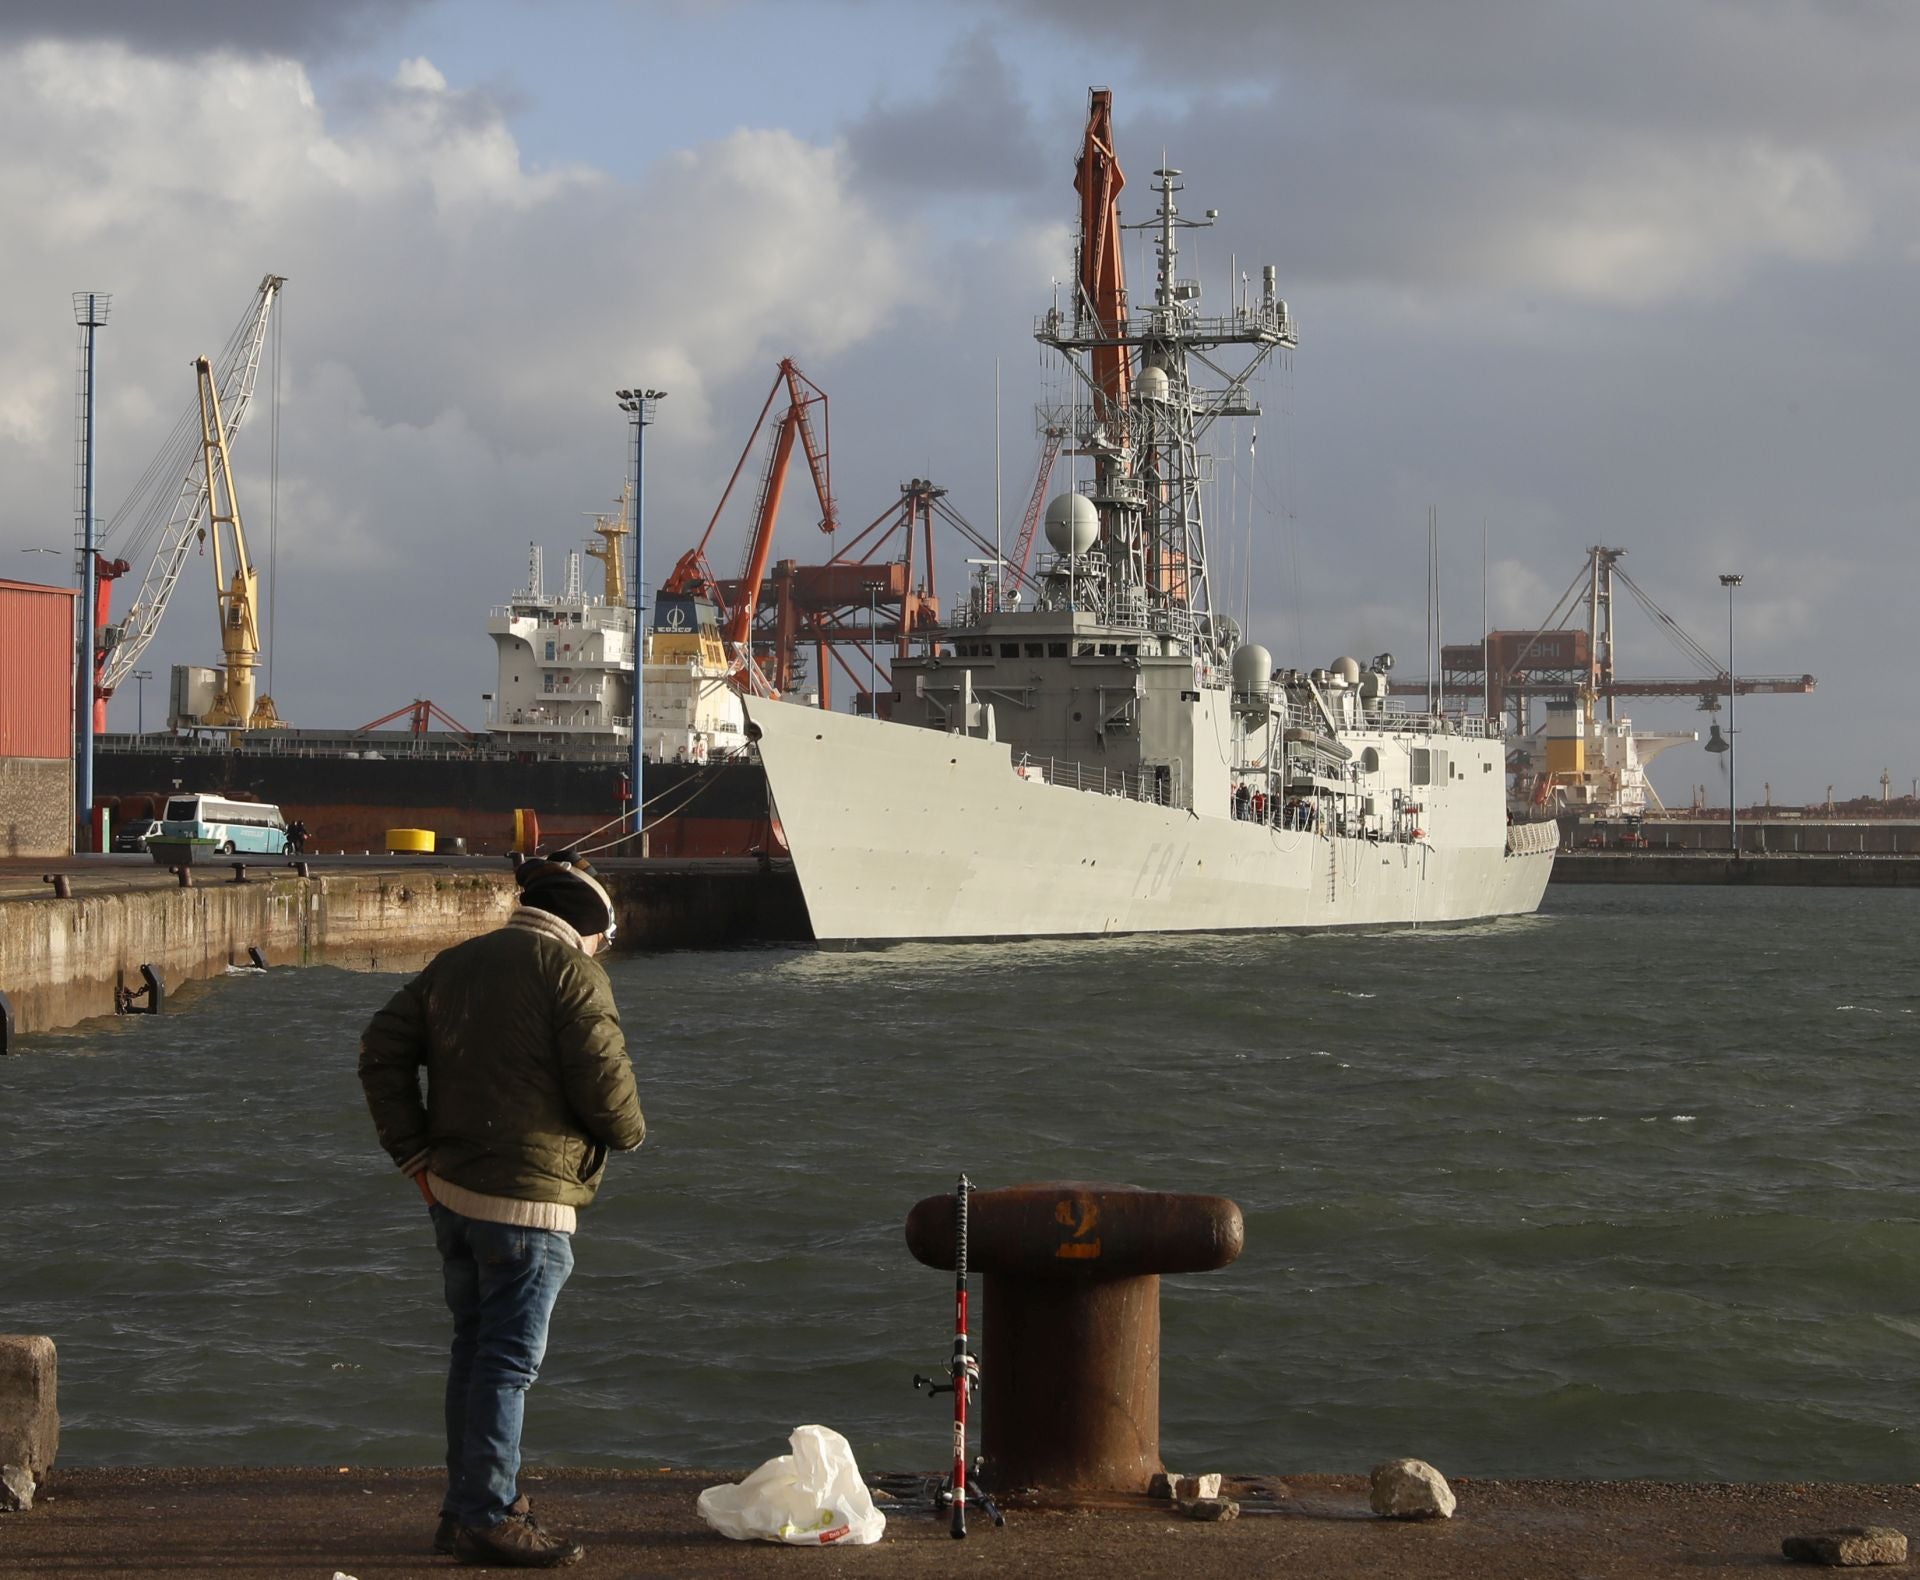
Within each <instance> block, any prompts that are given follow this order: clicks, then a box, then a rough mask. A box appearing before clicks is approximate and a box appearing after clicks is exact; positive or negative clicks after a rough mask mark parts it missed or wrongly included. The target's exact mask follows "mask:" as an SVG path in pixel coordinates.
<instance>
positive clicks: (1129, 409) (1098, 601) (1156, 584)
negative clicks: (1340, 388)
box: [1036, 89, 1296, 650]
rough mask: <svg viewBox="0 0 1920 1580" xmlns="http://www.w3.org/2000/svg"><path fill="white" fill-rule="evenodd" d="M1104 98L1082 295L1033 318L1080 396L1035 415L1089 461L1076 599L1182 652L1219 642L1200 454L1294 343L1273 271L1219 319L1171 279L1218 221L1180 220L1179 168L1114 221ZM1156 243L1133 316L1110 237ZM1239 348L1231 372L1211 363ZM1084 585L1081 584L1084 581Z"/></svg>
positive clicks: (1098, 106)
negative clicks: (1090, 541) (1086, 540)
mask: <svg viewBox="0 0 1920 1580" xmlns="http://www.w3.org/2000/svg"><path fill="white" fill-rule="evenodd" d="M1112 97H1113V96H1112V94H1111V93H1110V92H1108V91H1107V90H1105V89H1095V90H1094V93H1093V95H1092V105H1091V110H1090V112H1089V116H1088V123H1087V135H1086V141H1085V144H1084V147H1083V150H1082V153H1081V159H1080V167H1079V171H1078V173H1077V175H1076V179H1075V187H1076V189H1077V190H1078V191H1079V193H1080V198H1081V236H1080V258H1079V264H1080V267H1079V280H1078V286H1079V289H1078V290H1077V291H1076V293H1075V296H1074V306H1073V313H1072V316H1071V318H1069V317H1068V316H1067V315H1066V314H1063V313H1062V312H1061V311H1060V310H1059V309H1058V308H1055V309H1053V310H1051V311H1049V312H1048V313H1047V314H1046V315H1045V316H1044V317H1043V318H1042V319H1041V321H1040V324H1039V328H1038V329H1037V331H1036V338H1037V339H1038V340H1039V341H1040V342H1041V344H1043V345H1047V346H1051V347H1053V349H1054V350H1056V351H1058V352H1059V353H1060V354H1061V356H1062V357H1063V358H1064V360H1065V361H1066V363H1067V365H1068V366H1069V367H1070V368H1071V369H1072V370H1073V372H1074V374H1075V376H1076V378H1077V379H1078V381H1079V383H1080V385H1081V386H1082V390H1083V396H1082V398H1080V399H1077V400H1075V401H1074V402H1073V404H1072V407H1071V409H1070V410H1069V411H1066V412H1052V413H1047V412H1043V413H1042V418H1043V420H1044V421H1046V422H1048V423H1049V424H1055V423H1057V424H1058V425H1061V426H1065V427H1066V428H1067V429H1068V430H1069V431H1070V432H1071V433H1072V434H1073V435H1074V438H1075V441H1076V443H1077V446H1078V448H1079V449H1080V451H1081V453H1083V454H1085V455H1088V456H1090V457H1091V458H1092V459H1093V463H1094V471H1093V482H1092V486H1091V488H1090V489H1089V491H1088V496H1089V498H1090V499H1091V500H1092V502H1093V504H1094V507H1095V509H1096V510H1097V512H1098V515H1099V522H1100V535H1099V540H1098V553H1097V554H1095V555H1091V556H1089V557H1088V559H1089V561H1090V563H1089V564H1087V565H1085V566H1083V567H1081V571H1080V573H1079V576H1078V577H1077V579H1080V578H1084V580H1083V582H1082V589H1083V590H1084V596H1080V592H1081V590H1082V589H1077V590H1076V596H1077V601H1079V602H1081V603H1083V604H1084V603H1088V602H1091V603H1092V604H1093V605H1094V606H1095V607H1096V608H1097V609H1098V611H1099V612H1100V614H1101V615H1102V616H1103V617H1104V618H1105V619H1107V620H1108V621H1109V622H1112V623H1116V624H1122V625H1132V626H1141V627H1144V628H1146V629H1149V630H1152V631H1156V632H1159V633H1161V634H1164V635H1167V636H1170V637H1173V638H1175V639H1177V640H1179V641H1182V642H1185V643H1188V644H1192V645H1193V647H1194V648H1195V649H1196V650H1198V649H1200V648H1204V647H1207V646H1211V645H1216V644H1217V642H1218V635H1217V633H1215V632H1214V631H1213V630H1212V600H1211V591H1210V588H1209V585H1208V578H1207V552H1206V529H1205V522H1204V519H1203V513H1202V509H1201V490H1202V486H1203V485H1204V484H1205V483H1206V482H1207V481H1208V480H1209V478H1210V477H1211V472H1212V458H1211V457H1210V456H1209V455H1207V454H1205V453H1204V452H1203V451H1202V450H1201V448H1200V442H1201V440H1202V438H1203V437H1204V435H1205V434H1206V432H1207V430H1208V429H1209V428H1211V427H1212V426H1213V424H1214V423H1215V422H1216V421H1217V420H1218V419H1220V418H1222V417H1257V416H1258V415H1259V414H1260V405H1259V403H1258V401H1256V400H1255V399H1253V397H1252V396H1251V395H1250V394H1249V392H1248V388H1247V386H1248V383H1249V381H1250V380H1251V379H1252V377H1253V375H1254V374H1255V373H1256V372H1257V371H1258V370H1259V369H1260V367H1261V366H1262V365H1263V364H1264V363H1265V362H1266V360H1267V359H1268V358H1269V357H1270V356H1272V355H1273V353H1274V352H1275V351H1277V350H1279V349H1280V348H1281V347H1283V346H1286V347H1291V346H1293V345H1294V344H1296V340H1295V336H1294V327H1293V322H1292V319H1291V317H1290V316H1289V314H1288V312H1287V304H1286V303H1285V302H1284V301H1282V300H1281V299H1280V298H1279V297H1278V296H1277V295H1276V294H1275V271H1274V269H1273V267H1272V266H1271V265H1268V266H1266V267H1265V268H1263V269H1262V271H1261V295H1260V298H1259V300H1258V301H1253V302H1243V303H1240V304H1238V305H1237V306H1235V307H1234V308H1233V309H1232V310H1231V311H1230V312H1228V313H1227V314H1226V315H1224V316H1219V317H1206V316H1203V315H1202V312H1201V309H1200V306H1199V302H1200V295H1201V291H1200V282H1199V281H1198V280H1197V279H1185V278H1182V277H1181V275H1180V232H1181V231H1183V230H1199V229H1205V228H1207V227H1208V226H1210V225H1212V223H1213V222H1214V220H1215V219H1216V218H1217V217H1218V214H1219V211H1218V210H1217V209H1208V210H1207V211H1206V215H1205V217H1204V218H1203V219H1188V218H1185V217H1184V216H1182V215H1181V213H1180V210H1179V204H1178V194H1179V193H1180V192H1182V191H1183V190H1184V188H1183V187H1182V186H1181V185H1180V182H1179V177H1180V171H1179V170H1177V169H1175V168H1173V167H1172V166H1171V165H1165V166H1163V167H1162V168H1160V169H1158V170H1156V171H1155V172H1154V178H1155V183H1156V185H1155V188H1154V190H1155V193H1156V195H1157V199H1158V206H1157V211H1156V213H1155V216H1154V218H1153V219H1152V220H1151V221H1148V222H1146V223H1143V224H1138V225H1125V224H1123V223H1122V222H1121V220H1120V217H1119V194H1120V191H1121V189H1122V187H1123V186H1124V185H1125V178H1124V177H1123V176H1122V175H1121V173H1120V169H1119V165H1118V163H1117V161H1115V160H1114V158H1113V151H1112ZM1125 230H1146V231H1151V232H1152V233H1153V235H1154V252H1155V263H1156V271H1157V278H1156V280H1155V284H1154V293H1153V302H1152V305H1151V307H1149V308H1148V309H1147V310H1146V311H1145V312H1144V313H1142V314H1139V315H1134V314H1131V313H1130V312H1129V310H1128V307H1127V301H1126V294H1125V284H1124V279H1123V276H1122V272H1121V269H1120V264H1119V257H1118V248H1119V242H1120V233H1121V232H1122V231H1125ZM1229 347H1232V348H1239V351H1240V353H1241V354H1240V356H1239V357H1238V359H1237V360H1238V362H1239V364H1240V365H1239V366H1238V367H1237V368H1232V367H1228V366H1226V365H1224V362H1225V361H1226V360H1227V359H1222V358H1219V357H1217V356H1216V355H1215V353H1217V352H1219V351H1220V350H1222V349H1224V348H1229ZM1088 584H1091V585H1088Z"/></svg>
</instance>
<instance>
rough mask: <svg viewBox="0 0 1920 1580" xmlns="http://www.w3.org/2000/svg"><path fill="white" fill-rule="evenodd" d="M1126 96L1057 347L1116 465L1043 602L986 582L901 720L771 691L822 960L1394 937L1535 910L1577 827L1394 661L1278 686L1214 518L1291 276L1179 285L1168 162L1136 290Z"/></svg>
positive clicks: (1287, 675)
mask: <svg viewBox="0 0 1920 1580" xmlns="http://www.w3.org/2000/svg"><path fill="white" fill-rule="evenodd" d="M1111 131H1112V128H1111V99H1110V96H1109V95H1107V94H1106V93H1104V92H1103V91H1096V93H1095V94H1094V96H1093V108H1092V114H1091V116H1090V118H1089V123H1088V128H1087V136H1086V142H1085V147H1084V149H1083V152H1082V155H1081V161H1080V170H1079V176H1078V178H1077V180H1076V183H1075V184H1076V187H1077V189H1078V190H1079V191H1080V193H1081V197H1082V208H1081V216H1082V223H1081V237H1080V248H1079V251H1080V260H1079V264H1080V267H1079V279H1078V282H1077V283H1078V290H1077V291H1076V294H1075V296H1074V299H1073V306H1072V308H1071V310H1068V311H1063V310H1062V309H1060V308H1058V307H1056V308H1055V309H1053V310H1052V311H1050V312H1048V313H1047V314H1046V315H1045V316H1044V317H1043V318H1042V320H1041V321H1040V324H1039V326H1038V331H1037V334H1038V338H1039V339H1040V341H1041V342H1042V343H1043V344H1044V345H1047V346H1049V347H1051V348H1052V349H1054V350H1055V351H1057V352H1059V353H1060V355H1061V356H1062V357H1063V358H1064V359H1065V361H1066V363H1067V364H1068V366H1069V367H1070V368H1072V370H1073V371H1074V373H1075V374H1076V375H1077V378H1078V381H1079V391H1080V393H1079V395H1078V397H1077V398H1076V400H1075V401H1074V402H1073V403H1072V406H1071V409H1070V410H1067V411H1055V412H1052V413H1048V414H1045V417H1046V420H1048V421H1050V422H1057V423H1059V424H1061V425H1062V426H1064V427H1065V428H1066V430H1067V431H1068V432H1069V433H1070V434H1071V435H1072V436H1073V439H1074V446H1075V449H1076V452H1077V453H1079V454H1081V455H1083V456H1086V457H1089V458H1090V459H1091V461H1092V463H1093V464H1092V477H1091V480H1090V482H1089V483H1088V485H1087V486H1086V487H1085V489H1084V490H1082V491H1079V492H1075V493H1070V494H1065V495H1062V496H1060V497H1059V498H1057V499H1055V500H1054V501H1053V502H1052V504H1051V505H1049V506H1048V509H1047V515H1046V536H1047V541H1048V544H1049V545H1050V547H1051V550H1052V552H1051V554H1050V555H1047V556H1044V557H1043V558H1042V560H1041V563H1040V566H1039V570H1038V572H1037V574H1035V575H1034V576H1032V577H1031V578H1027V579H1026V585H1024V586H1021V587H1014V586H1009V585H1008V584H1007V581H1006V578H1005V575H1004V574H1003V570H1002V567H999V566H989V567H987V568H986V569H985V570H984V571H983V572H982V574H981V576H980V578H979V579H978V581H977V583H976V586H975V588H974V590H973V596H972V598H971V600H970V602H969V604H968V606H967V607H966V608H965V609H964V610H962V611H961V612H960V613H959V615H958V616H957V617H956V618H955V619H954V620H953V621H951V622H950V623H949V624H948V625H947V626H946V627H945V628H943V629H942V630H941V631H940V632H939V633H938V635H937V638H936V639H935V640H934V641H933V642H931V643H929V644H928V645H927V649H926V651H923V652H920V653H912V654H903V655H901V656H900V657H898V658H896V660H895V661H894V666H893V690H892V693H891V696H890V697H889V698H886V699H883V700H885V701H887V702H890V704H891V717H890V718H886V719H868V718H855V717H851V716H846V715H839V714H832V713H825V712H822V711H820V710H818V709H813V708H806V707H802V706H800V705H798V704H795V703H787V702H778V701H770V700H764V699H761V698H751V697H750V698H749V699H748V700H747V704H746V705H747V712H748V718H749V734H750V735H754V736H756V737H757V738H758V742H759V750H760V756H761V760H762V762H763V764H764V765H765V768H766V772H767V779H768V784H769V788H770V790H771V792H772V796H773V801H774V807H775V811H776V814H777V815H778V816H779V818H780V820H781V823H782V825H783V827H784V830H785V833H786V838H787V843H788V846H789V848H790V849H791V851H792V854H793V861H794V867H795V870H796V872H797V874H798V876H799V879H800V884H801V888H802V890H803V892H804V894H805V896H806V901H807V908H808V911H809V914H810V917H811V920H812V924H813V930H814V934H815V937H816V938H817V939H818V940H819V941H820V942H822V943H827V944H835V943H853V942H882V941H891V940H901V939H947V938H952V939H962V938H972V939H984V938H1011V937H1029V936H1074V935H1087V934H1102V933H1137V932H1203V931H1231V930H1243V929H1268V928H1321V927H1340V926H1389V925H1405V924H1415V925H1418V924H1426V923H1438V922H1459V921H1466V920H1470V919H1474V918H1479V917H1488V916H1500V915H1510V914H1516V913H1524V912H1530V911H1532V910H1534V909H1535V908H1536V907H1537V906H1538V905H1539V903H1540V898H1541V895H1542V893H1543V891H1544V889H1545V886H1546V882H1547V878H1548V875H1549V873H1550V871H1551V868H1552V863H1553V856H1554V851H1555V848H1556V846H1557V843H1558V837H1557V836H1558V831H1557V828H1556V827H1555V825H1554V824H1553V823H1551V822H1542V823H1520V824H1513V823H1510V822H1509V820H1508V817H1507V812H1506V776H1505V755H1506V753H1505V743H1504V741H1503V739H1502V738H1501V736H1500V734H1499V732H1498V729H1497V728H1496V727H1494V726H1493V725H1491V724H1489V722H1488V721H1487V720H1485V719H1483V718H1479V717H1474V716H1464V715H1462V716H1446V715H1443V714H1441V713H1440V712H1439V711H1438V710H1437V709H1436V710H1433V711H1427V712H1419V713H1409V712H1405V711H1402V710H1401V709H1400V707H1399V706H1398V705H1397V704H1395V703H1392V702H1390V701H1389V698H1388V687H1387V673H1388V671H1389V670H1390V669H1391V667H1392V658H1391V657H1390V655H1387V654H1381V655H1379V656H1378V657H1377V658H1375V659H1373V660H1372V661H1371V662H1368V663H1364V664H1363V663H1361V662H1359V661H1357V660H1355V659H1353V658H1340V659H1337V660H1335V661H1334V662H1333V663H1331V664H1329V665H1328V666H1327V667H1326V668H1324V669H1315V670H1310V671H1300V670H1286V671H1281V672H1278V673H1276V672H1275V671H1274V668H1273V663H1272V659H1271V656H1270V655H1269V654H1268V652H1267V651H1266V649H1264V648H1262V647H1258V646H1255V645H1253V644H1250V643H1243V642H1242V640H1241V633H1240V631H1239V629H1238V625H1237V623H1236V622H1235V621H1234V620H1232V619H1231V618H1230V617H1228V616H1226V615H1224V614H1223V613H1221V612H1219V611H1217V610H1216V609H1215V607H1214V605H1213V601H1212V597H1211V594H1210V588H1209V578H1208V571H1207V557H1206V540H1205V533H1204V529H1203V523H1202V519H1201V496H1202V491H1203V484H1204V483H1205V482H1207V481H1208V479H1209V478H1210V475H1211V473H1210V460H1209V457H1208V456H1207V455H1206V454H1205V453H1204V452H1203V450H1202V448H1201V441H1202V439H1203V438H1204V436H1205V434H1206V433H1207V431H1208V430H1209V429H1210V428H1211V427H1212V426H1213V424H1214V423H1216V422H1218V421H1220V420H1222V419H1225V418H1234V417H1252V416H1255V415H1257V414H1258V411H1259V407H1258V405H1257V403H1256V402H1255V401H1254V400H1253V398H1252V396H1251V394H1250V392H1249V387H1248V386H1249V381H1250V380H1251V379H1252V378H1253V376H1254V374H1255V373H1256V371H1257V370H1258V369H1259V368H1260V366H1261V365H1262V364H1263V363H1264V362H1265V361H1266V360H1267V359H1268V358H1269V357H1270V356H1271V355H1273V354H1274V353H1275V352H1276V351H1280V350H1282V349H1283V348H1290V347H1291V346H1293V345H1294V343H1295V337H1294V325H1293V320H1292V317H1291V314H1290V313H1289V311H1288V308H1287V304H1286V303H1285V302H1284V301H1282V300H1281V299H1280V298H1279V297H1278V296H1277V295H1276V293H1275V271H1274V270H1273V269H1272V268H1271V267H1268V268H1266V269H1264V270H1263V271H1262V276H1261V287H1260V290H1259V293H1258V295H1257V296H1256V295H1253V294H1252V293H1250V292H1249V293H1245V294H1244V295H1243V296H1242V299H1241V300H1240V301H1238V302H1237V303H1236V304H1235V305H1234V307H1233V309H1232V310H1231V311H1230V312H1228V313H1227V314H1224V315H1221V316H1214V317H1208V316H1204V315H1203V314H1202V313H1201V311H1200V308H1199V298H1200V287H1199V284H1198V282H1196V281H1193V280H1188V279H1183V278H1182V277H1181V276H1180V273H1179V267H1178V265H1179V248H1178V237H1179V233H1180V232H1181V231H1182V230H1184V229H1187V228H1190V227H1192V226H1195V225H1204V224H1208V223H1211V221H1212V219H1213V217H1214V215H1213V212H1212V211H1209V212H1208V214H1207V217H1206V219H1205V220H1200V221H1194V220H1188V219H1185V218H1183V217H1181V215H1180V214H1179V211H1178V208H1177V202H1176V195H1177V194H1178V193H1179V192H1180V191H1181V190H1182V189H1181V187H1180V185H1179V181H1178V177H1179V175H1180V172H1179V171H1177V170H1174V169H1171V168H1167V169H1162V170H1159V171H1156V172H1155V178H1156V189H1155V190H1156V192H1157V195H1158V209H1157V213H1156V217H1155V219H1154V221H1153V222H1152V225H1151V227H1142V228H1151V230H1152V231H1153V232H1154V242H1155V252H1156V263H1157V265H1158V284H1157V286H1156V289H1155V292H1154V296H1153V301H1152V305H1151V306H1150V307H1148V308H1147V309H1146V310H1145V311H1144V312H1142V313H1139V314H1133V313H1130V312H1129V310H1128V308H1127V305H1126V294H1125V287H1124V283H1123V281H1122V280H1121V277H1120V271H1119V256H1118V255H1119V242H1120V232H1121V229H1122V227H1121V225H1120V222H1119V211H1118V203H1117V200H1118V193H1119V190H1120V188H1121V186H1122V185H1123V184H1124V180H1123V178H1122V177H1121V175H1120V171H1119V167H1118V164H1117V163H1116V162H1115V161H1114V159H1113V155H1112V140H1111Z"/></svg>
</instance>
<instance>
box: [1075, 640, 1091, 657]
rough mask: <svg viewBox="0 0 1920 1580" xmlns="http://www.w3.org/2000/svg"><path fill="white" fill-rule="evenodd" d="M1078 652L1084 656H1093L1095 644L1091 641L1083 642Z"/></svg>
mask: <svg viewBox="0 0 1920 1580" xmlns="http://www.w3.org/2000/svg"><path fill="white" fill-rule="evenodd" d="M1078 652H1079V654H1080V656H1081V657H1082V658H1092V657H1093V644H1092V643H1091V642H1082V643H1081V644H1080V646H1079V649H1078Z"/></svg>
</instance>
